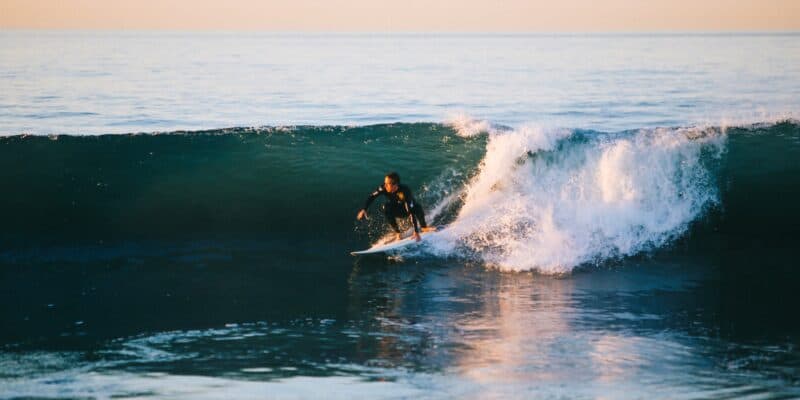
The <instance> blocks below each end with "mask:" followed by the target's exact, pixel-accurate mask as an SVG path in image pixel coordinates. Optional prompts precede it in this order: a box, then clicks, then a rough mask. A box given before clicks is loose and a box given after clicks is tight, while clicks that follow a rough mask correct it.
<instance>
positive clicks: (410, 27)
mask: <svg viewBox="0 0 800 400" xmlns="http://www.w3.org/2000/svg"><path fill="white" fill-rule="evenodd" d="M16 28H22V29H167V30H184V29H185V30H271V31H378V32H381V31H437V32H440V31H457V32H466V31H471V32H487V31H488V32H519V31H530V32H543V31H544V32H591V31H742V30H744V31H752V30H757V31H776V30H777V31H797V30H800V0H595V1H593V0H552V1H551V0H528V1H522V0H494V1H489V0H225V1H212V0H137V1H125V0H0V29H16Z"/></svg>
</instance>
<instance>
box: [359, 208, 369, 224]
mask: <svg viewBox="0 0 800 400" xmlns="http://www.w3.org/2000/svg"><path fill="white" fill-rule="evenodd" d="M362 218H366V219H369V217H367V210H364V209H362V210H361V211H359V212H358V215H357V216H356V219H357V220H359V221H360V220H361V219H362Z"/></svg>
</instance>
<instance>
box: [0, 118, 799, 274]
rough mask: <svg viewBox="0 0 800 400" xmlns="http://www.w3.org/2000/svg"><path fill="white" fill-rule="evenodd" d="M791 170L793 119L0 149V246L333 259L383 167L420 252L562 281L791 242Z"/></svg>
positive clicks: (392, 129) (72, 140)
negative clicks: (235, 246) (421, 226)
mask: <svg viewBox="0 0 800 400" xmlns="http://www.w3.org/2000/svg"><path fill="white" fill-rule="evenodd" d="M798 157H800V124H799V123H798V122H797V121H795V120H778V121H766V122H761V123H754V124H749V125H736V126H731V125H716V126H713V125H712V126H701V127H675V128H645V129H640V130H634V131H625V132H612V133H608V132H598V131H591V130H576V129H557V128H544V127H538V126H536V125H532V124H531V125H523V126H519V127H507V126H502V125H498V124H494V123H491V122H489V121H482V120H476V119H472V118H470V117H469V116H463V115H462V116H456V117H454V118H452V119H451V120H449V121H447V122H446V123H443V124H436V123H414V124H409V123H397V124H382V125H370V126H351V127H346V126H291V127H263V128H229V129H222V130H211V131H198V132H169V133H154V134H135V135H134V134H132V135H103V136H64V135H60V136H51V137H42V136H12V137H3V138H0V184H2V185H3V187H5V188H8V190H6V192H5V194H4V196H2V197H1V198H0V217H2V219H3V221H4V228H3V230H2V231H0V236H2V239H3V240H2V245H0V250H2V251H5V252H14V251H18V250H19V251H22V250H20V249H22V248H28V249H30V248H31V246H33V247H35V248H36V249H38V250H37V252H39V251H41V252H46V249H47V248H48V246H56V247H55V248H64V247H63V246H64V245H71V244H81V245H83V244H86V243H92V244H95V245H96V244H98V243H110V242H114V241H117V242H119V241H137V240H147V241H148V243H152V242H153V241H158V240H165V242H166V240H168V241H169V242H170V243H175V241H176V240H182V239H190V240H213V239H214V238H218V237H220V236H226V237H228V236H233V237H235V238H237V239H246V240H250V239H252V238H259V240H261V238H267V239H269V240H270V243H271V246H277V245H278V244H279V243H281V242H282V241H283V242H284V243H285V245H286V246H290V247H291V246H297V245H298V243H303V242H304V241H316V242H317V243H320V242H322V243H328V245H327V246H326V248H327V249H329V250H330V251H331V252H341V253H343V254H344V253H346V252H347V251H348V250H351V249H352V248H355V247H361V246H363V245H364V244H365V243H366V242H368V241H371V240H374V239H376V238H377V237H378V236H380V235H382V234H383V232H384V231H385V226H384V224H383V223H382V221H381V219H380V218H372V219H371V222H370V223H368V224H367V225H362V224H357V223H355V222H354V216H355V211H356V210H358V208H359V207H360V206H361V204H362V202H363V199H364V197H365V196H366V195H367V194H368V192H369V191H370V190H371V189H372V188H373V187H374V186H375V185H376V184H378V183H379V182H380V181H381V179H382V176H383V174H384V173H385V172H387V171H389V170H396V171H399V172H400V173H401V176H402V177H403V180H404V182H407V183H408V184H409V185H411V187H412V189H414V190H415V192H416V193H417V196H418V197H419V200H420V201H421V202H422V204H424V205H425V206H426V209H427V210H428V213H429V216H430V220H432V221H433V222H434V223H436V224H440V225H448V228H447V229H446V230H444V231H443V232H441V233H440V234H438V236H436V237H435V238H434V239H433V240H432V241H430V243H429V246H428V247H427V254H429V255H434V256H447V257H468V258H475V259H478V260H480V261H482V262H483V263H485V264H486V265H489V266H492V267H497V268H501V269H506V270H514V271H519V270H536V271H539V272H543V273H564V272H569V271H572V270H573V269H574V268H576V267H578V266H581V265H587V264H590V265H591V264H597V263H604V262H609V261H613V260H615V259H619V258H620V257H627V256H631V255H636V254H641V253H647V252H651V251H663V250H664V249H669V248H670V247H671V246H673V244H674V243H676V242H680V241H686V240H689V241H693V240H695V241H699V240H708V239H709V238H710V237H712V236H713V237H715V238H718V237H719V235H729V234H730V235H734V234H736V235H743V234H746V232H751V231H757V232H760V233H761V234H762V235H770V234H771V233H770V232H779V233H780V234H781V235H783V236H786V235H787V234H788V235H790V237H793V236H791V235H795V234H796V233H797V229H796V228H797V227H798V226H800V224H798V219H800V213H798V212H797V211H796V210H795V209H794V206H793V204H796V202H797V201H798V200H800V178H798V177H800V167H799V166H798V165H797V163H796V160H797V159H798ZM373 212H374V210H373ZM376 214H377V213H376ZM354 227H355V230H354V229H353V228H354ZM776 235H777V233H776ZM270 238H272V239H270ZM687 238H688V239H687ZM273 239H274V240H273ZM715 240H716V239H715ZM58 246H61V247H58ZM690 247H693V248H698V247H702V246H701V245H697V244H694V245H691V246H690ZM26 254H30V251H28V253H26ZM3 259H4V260H13V259H15V257H13V256H7V257H4V258H3ZM25 259H29V258H25Z"/></svg>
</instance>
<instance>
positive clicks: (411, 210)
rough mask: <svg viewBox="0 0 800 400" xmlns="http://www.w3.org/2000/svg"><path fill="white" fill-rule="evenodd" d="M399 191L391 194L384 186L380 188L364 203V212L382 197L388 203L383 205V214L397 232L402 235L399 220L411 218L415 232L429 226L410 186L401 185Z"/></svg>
mask: <svg viewBox="0 0 800 400" xmlns="http://www.w3.org/2000/svg"><path fill="white" fill-rule="evenodd" d="M398 186H399V187H398V188H397V191H395V192H394V193H389V192H388V191H387V190H386V188H384V187H383V185H381V186H378V188H377V189H375V191H374V192H372V194H370V195H369V197H367V201H366V202H365V203H364V210H366V209H368V208H369V205H370V204H372V202H373V201H374V200H375V198H377V197H378V196H380V195H384V196H386V203H384V205H383V214H384V215H385V216H386V222H388V223H389V225H390V226H391V227H392V229H394V231H395V232H397V233H400V228H399V227H398V226H397V218H404V217H408V216H410V217H411V225H412V226H413V227H414V231H415V232H419V229H420V228H424V227H426V226H428V225H427V224H426V223H425V213H424V212H423V211H422V206H420V205H419V204H418V203H417V201H416V200H414V196H413V195H412V194H411V189H409V188H408V186H406V185H403V184H400V185H398Z"/></svg>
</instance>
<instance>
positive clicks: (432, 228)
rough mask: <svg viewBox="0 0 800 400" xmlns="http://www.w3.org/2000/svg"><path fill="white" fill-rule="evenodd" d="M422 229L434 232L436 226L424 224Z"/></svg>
mask: <svg viewBox="0 0 800 400" xmlns="http://www.w3.org/2000/svg"><path fill="white" fill-rule="evenodd" d="M422 231H423V232H436V227H435V226H426V227H424V228H422Z"/></svg>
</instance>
